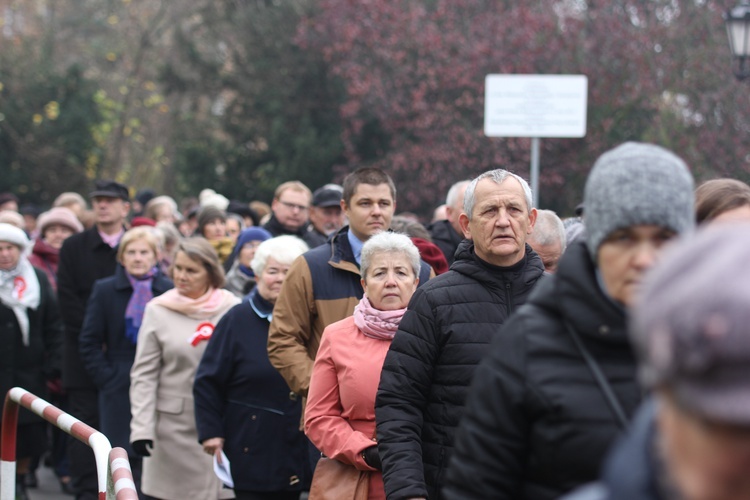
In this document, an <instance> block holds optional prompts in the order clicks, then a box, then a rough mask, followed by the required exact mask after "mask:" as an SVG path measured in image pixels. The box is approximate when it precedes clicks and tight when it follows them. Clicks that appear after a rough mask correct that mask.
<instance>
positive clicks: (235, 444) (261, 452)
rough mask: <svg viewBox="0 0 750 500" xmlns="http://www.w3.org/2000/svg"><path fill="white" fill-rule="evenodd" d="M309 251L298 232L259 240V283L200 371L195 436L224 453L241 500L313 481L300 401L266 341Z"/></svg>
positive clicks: (281, 498) (278, 494)
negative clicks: (284, 292) (287, 281)
mask: <svg viewBox="0 0 750 500" xmlns="http://www.w3.org/2000/svg"><path fill="white" fill-rule="evenodd" d="M306 250H307V245H306V244H305V243H304V242H303V241H302V240H300V239H298V238H296V237H294V236H279V237H277V238H271V239H270V240H266V241H264V242H263V243H261V244H260V246H259V247H258V249H257V250H256V252H255V257H254V258H253V261H252V268H253V271H254V273H255V276H256V277H257V285H256V287H255V288H254V289H253V290H252V291H251V292H250V294H249V295H248V296H247V297H245V299H244V300H243V302H242V303H241V304H239V305H237V306H235V307H234V308H233V309H232V310H230V311H229V312H228V313H227V314H226V315H225V316H224V317H223V318H222V319H221V321H219V324H218V325H217V326H216V329H215V330H214V332H213V335H212V336H211V340H210V341H209V343H208V346H207V347H206V351H205V352H204V353H203V358H202V359H201V362H200V365H199V366H198V372H197V374H196V376H195V383H194V385H193V394H194V396H195V419H196V423H197V426H198V439H199V441H200V442H201V443H202V444H203V449H204V450H205V451H206V453H209V454H211V455H217V456H220V454H221V452H222V451H223V452H225V454H226V456H227V458H228V459H229V462H230V464H231V465H230V466H231V470H232V478H233V480H234V492H235V495H236V497H237V499H238V500H243V499H244V500H260V499H263V500H265V499H274V500H286V499H289V500H292V499H294V500H296V499H297V498H299V494H300V491H303V490H306V489H307V488H308V487H309V485H310V479H311V475H312V474H311V471H310V461H309V458H308V441H307V438H306V437H305V435H304V434H303V433H302V431H300V428H299V425H300V419H301V415H302V402H301V400H300V399H299V398H298V397H297V395H296V394H295V393H293V392H291V391H290V390H289V387H288V386H287V384H286V382H285V381H284V379H283V378H282V377H281V375H279V372H278V371H276V369H275V368H274V367H273V366H271V362H270V361H269V360H268V351H267V347H266V345H267V341H268V327H269V325H270V323H271V315H272V313H273V306H274V304H275V302H276V298H277V297H278V295H279V292H280V291H281V284H282V283H283V281H284V278H285V277H286V273H287V271H288V270H289V266H290V265H291V264H292V261H294V259H296V258H297V257H299V256H300V255H302V254H303V253H304V252H305V251H306ZM217 459H219V460H221V459H220V458H218V457H217Z"/></svg>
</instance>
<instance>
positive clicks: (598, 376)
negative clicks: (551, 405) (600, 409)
mask: <svg viewBox="0 0 750 500" xmlns="http://www.w3.org/2000/svg"><path fill="white" fill-rule="evenodd" d="M565 329H566V330H567V331H568V333H569V334H570V336H571V337H572V338H573V343H574V344H575V345H576V348H577V349H578V352H580V353H581V356H583V359H584V361H586V365H588V367H589V370H590V371H591V375H592V376H593V377H594V380H596V383H597V385H598V386H599V389H601V391H602V393H603V394H604V399H606V400H607V404H608V405H609V408H610V410H612V413H613V414H614V416H615V419H616V420H617V423H618V424H619V426H620V427H621V428H622V430H627V428H628V418H627V416H626V415H625V411H624V410H623V409H622V405H621V404H620V400H619V399H617V395H616V394H615V392H614V391H613V390H612V386H610V385H609V382H608V381H607V377H605V376H604V374H603V373H602V370H601V368H599V363H597V362H596V360H595V359H594V357H593V356H592V355H591V353H590V352H589V351H588V349H586V346H585V345H583V341H582V340H581V337H579V336H578V333H576V331H575V330H574V329H573V327H572V326H570V324H569V323H568V322H567V321H566V322H565Z"/></svg>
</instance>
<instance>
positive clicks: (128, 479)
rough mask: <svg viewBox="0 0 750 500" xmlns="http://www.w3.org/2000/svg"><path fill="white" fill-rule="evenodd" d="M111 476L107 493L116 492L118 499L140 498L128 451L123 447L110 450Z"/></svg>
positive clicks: (136, 499)
mask: <svg viewBox="0 0 750 500" xmlns="http://www.w3.org/2000/svg"><path fill="white" fill-rule="evenodd" d="M109 477H110V478H111V479H112V481H110V482H109V483H108V484H107V494H108V495H112V494H114V496H115V499H116V500H138V492H137V491H136V489H135V481H133V471H131V470H130V461H128V452H127V451H125V450H123V449H122V448H112V451H110V452H109Z"/></svg>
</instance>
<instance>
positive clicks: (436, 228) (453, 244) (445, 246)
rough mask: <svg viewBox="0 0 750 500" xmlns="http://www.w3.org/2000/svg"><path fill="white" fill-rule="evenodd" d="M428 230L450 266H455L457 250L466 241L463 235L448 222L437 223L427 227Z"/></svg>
mask: <svg viewBox="0 0 750 500" xmlns="http://www.w3.org/2000/svg"><path fill="white" fill-rule="evenodd" d="M427 230H428V231H429V232H430V236H432V242H433V243H434V244H436V245H437V246H438V248H439V249H440V250H441V251H442V252H443V255H445V260H447V261H448V265H451V264H453V261H454V260H456V257H455V254H456V250H457V249H458V246H459V245H460V244H461V242H462V241H463V240H464V237H463V235H461V234H458V233H457V232H456V230H455V229H453V226H451V223H450V222H448V221H447V220H439V221H435V222H433V223H432V224H430V225H429V226H427Z"/></svg>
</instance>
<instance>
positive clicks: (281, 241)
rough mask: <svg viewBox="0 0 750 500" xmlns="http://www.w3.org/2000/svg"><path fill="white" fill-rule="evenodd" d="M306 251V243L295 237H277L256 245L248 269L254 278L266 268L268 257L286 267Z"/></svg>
mask: <svg viewBox="0 0 750 500" xmlns="http://www.w3.org/2000/svg"><path fill="white" fill-rule="evenodd" d="M308 250H309V247H308V246H307V243H305V242H304V241H302V240H301V239H299V238H297V237H296V236H290V235H283V236H277V237H275V238H271V239H268V240H266V241H264V242H263V243H261V244H260V245H258V249H257V250H255V256H254V257H253V261H252V262H251V263H250V267H251V268H252V269H253V272H254V273H255V275H256V276H260V275H261V274H263V270H264V269H265V268H266V263H267V262H268V258H269V257H273V258H274V260H275V261H276V262H278V263H279V264H282V265H285V266H288V265H290V264H291V263H292V262H294V259H296V258H297V257H299V256H300V255H302V254H303V253H305V252H307V251H308Z"/></svg>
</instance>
